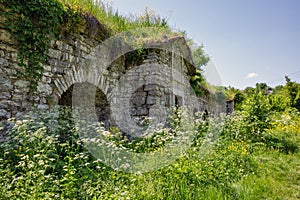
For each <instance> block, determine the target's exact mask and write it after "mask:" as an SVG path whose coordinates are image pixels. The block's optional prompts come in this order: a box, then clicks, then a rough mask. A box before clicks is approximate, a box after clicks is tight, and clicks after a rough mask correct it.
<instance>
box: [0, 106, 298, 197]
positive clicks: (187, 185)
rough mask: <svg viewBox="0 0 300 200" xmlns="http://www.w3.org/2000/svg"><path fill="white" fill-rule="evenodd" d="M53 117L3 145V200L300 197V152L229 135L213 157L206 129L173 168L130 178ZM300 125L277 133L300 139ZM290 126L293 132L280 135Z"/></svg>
mask: <svg viewBox="0 0 300 200" xmlns="http://www.w3.org/2000/svg"><path fill="white" fill-rule="evenodd" d="M51 112H52V111H51ZM51 112H50V113H49V112H48V113H44V114H43V113H42V114H39V115H36V116H37V117H36V118H34V119H33V120H25V121H16V122H15V128H14V129H13V130H11V132H10V134H9V135H10V137H11V138H10V142H9V143H5V144H1V145H0V155H1V157H0V158H1V162H0V199H299V198H300V197H299V195H300V194H299V191H300V190H299V185H300V184H299V183H300V173H299V172H300V152H299V151H296V152H286V151H283V150H282V149H281V148H277V149H274V148H270V146H268V145H266V144H264V143H255V144H254V143H247V142H244V141H240V140H236V139H232V138H229V137H225V136H222V137H221V138H219V140H218V141H217V142H216V144H215V145H214V148H213V149H212V150H211V151H210V152H209V154H208V155H207V156H205V157H199V151H200V149H201V148H200V146H201V143H202V141H203V137H201V136H203V134H204V135H205V130H206V128H205V124H204V125H202V126H200V127H201V128H200V129H199V133H200V135H199V136H198V137H196V139H195V141H194V144H193V146H192V147H191V148H190V149H189V150H188V151H187V152H186V153H184V154H183V155H182V156H181V157H179V158H178V159H177V160H176V161H175V162H174V163H172V164H171V165H169V166H166V167H164V168H161V169H159V170H157V171H152V172H148V173H136V174H132V173H125V172H120V171H116V170H114V169H112V168H110V167H109V166H106V165H104V164H102V163H101V162H100V161H99V160H96V159H95V158H94V157H93V156H91V154H90V153H89V151H87V150H86V149H85V148H84V147H83V146H82V143H81V141H80V139H79V138H78V133H77V131H76V129H74V128H72V124H73V122H72V120H71V119H69V118H68V117H67V116H69V115H68V114H67V115H66V117H64V115H60V117H59V119H58V118H57V117H58V115H57V114H55V113H51ZM289 116H290V115H289ZM58 121H59V122H58ZM298 122H299V118H298V115H297V116H294V117H291V118H289V124H286V126H277V128H274V129H272V131H273V132H274V134H277V136H278V135H279V134H282V135H289V136H290V137H292V136H293V137H292V138H293V140H296V141H299V139H300V134H299V131H298V128H297V127H296V126H294V125H295V124H297V123H298ZM211 123H213V122H211ZM239 123H240V122H239ZM277 123H280V121H279V122H277ZM282 127H284V129H285V133H284V132H282V131H281V132H278V131H279V130H281V128H282ZM226 128H228V127H226ZM203 131H204V132H203ZM109 137H111V135H110V136H109ZM159 137H163V136H161V135H160V136H159ZM113 141H114V142H116V141H117V142H118V141H119V140H113ZM141 141H143V140H141ZM146 141H148V142H150V141H152V142H154V143H155V140H149V139H147V140H146ZM122 142H123V141H122ZM121 144H126V141H124V142H123V143H121ZM145 144H146V143H145V142H143V143H139V140H138V141H136V143H134V146H133V147H132V148H135V147H138V146H139V145H142V146H140V149H145V151H148V150H150V149H152V146H150V149H149V146H143V145H145ZM147 145H149V144H147ZM153 145H154V147H155V148H154V149H156V144H153ZM128 147H130V146H128Z"/></svg>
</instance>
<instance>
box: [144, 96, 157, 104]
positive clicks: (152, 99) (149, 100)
mask: <svg viewBox="0 0 300 200" xmlns="http://www.w3.org/2000/svg"><path fill="white" fill-rule="evenodd" d="M156 98H157V97H154V96H148V97H147V102H146V103H147V104H148V105H154V104H155V103H156Z"/></svg>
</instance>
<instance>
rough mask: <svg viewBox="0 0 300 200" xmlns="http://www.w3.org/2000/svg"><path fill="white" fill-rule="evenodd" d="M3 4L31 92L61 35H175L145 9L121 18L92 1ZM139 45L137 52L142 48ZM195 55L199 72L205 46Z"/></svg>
mask: <svg viewBox="0 0 300 200" xmlns="http://www.w3.org/2000/svg"><path fill="white" fill-rule="evenodd" d="M3 5H4V7H5V10H6V12H5V17H6V24H5V25H6V29H7V30H8V31H9V32H10V34H11V35H12V36H13V38H14V39H15V40H16V41H17V44H18V60H19V66H20V67H21V70H19V75H20V77H23V78H25V79H26V80H28V81H29V82H30V84H29V88H30V91H31V92H34V91H35V90H36V87H37V84H38V81H40V80H41V78H42V76H43V72H44V67H43V66H44V65H45V64H46V62H47V59H48V49H49V48H50V41H51V40H53V39H57V38H58V37H59V36H66V37H68V35H70V33H81V32H85V31H87V32H88V34H89V36H95V35H96V36H97V38H95V37H94V39H98V40H103V39H104V38H107V37H108V36H109V35H113V34H116V33H121V32H124V31H129V30H133V29H137V28H144V27H145V28H147V27H153V28H162V29H163V30H164V31H163V34H167V35H168V36H170V35H173V36H174V34H175V33H174V32H173V31H172V30H171V28H170V27H169V26H168V24H167V20H166V19H165V18H162V17H160V16H159V15H157V14H156V13H155V12H154V11H153V10H150V9H145V12H144V14H142V15H130V16H122V15H120V14H119V12H118V11H115V10H114V9H113V8H112V6H111V5H110V4H104V3H103V2H100V1H93V0H82V1H78V0H47V1H46V0H26V1H25V0H16V1H9V0H4V2H3ZM99 29H100V30H99ZM141 34H144V33H141ZM147 34H148V35H147V37H150V38H151V37H154V39H157V38H155V37H159V38H161V36H157V35H155V34H156V33H147ZM152 34H153V36H152ZM141 42H144V41H141ZM137 45H138V49H142V48H143V46H142V45H140V44H137ZM192 54H193V55H192V56H193V58H194V60H195V63H196V67H197V68H198V69H200V66H202V65H205V64H207V62H208V61H209V57H208V56H207V55H206V54H205V53H204V51H203V47H202V46H201V47H198V48H197V49H195V50H194V51H193V53H192ZM138 57H140V56H139V55H138ZM197 77H199V73H197V74H195V77H194V78H193V81H191V82H192V83H193V84H192V86H193V88H194V90H195V91H196V92H197V91H199V92H198V93H200V91H201V89H200V88H199V87H198V83H196V82H197V81H198V82H200V81H201V80H203V77H202V78H201V80H200V79H199V78H197Z"/></svg>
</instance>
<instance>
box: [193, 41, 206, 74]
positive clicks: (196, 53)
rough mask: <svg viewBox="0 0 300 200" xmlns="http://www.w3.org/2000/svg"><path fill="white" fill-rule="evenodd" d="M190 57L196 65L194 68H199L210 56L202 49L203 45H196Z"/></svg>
mask: <svg viewBox="0 0 300 200" xmlns="http://www.w3.org/2000/svg"><path fill="white" fill-rule="evenodd" d="M192 57H193V61H194V64H195V66H196V69H199V70H200V69H201V67H202V66H204V65H207V63H208V62H209V60H210V58H209V57H208V56H207V54H206V53H205V52H204V50H203V46H199V47H197V48H196V49H195V50H193V51H192Z"/></svg>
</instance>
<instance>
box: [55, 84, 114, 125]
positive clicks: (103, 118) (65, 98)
mask: <svg viewBox="0 0 300 200" xmlns="http://www.w3.org/2000/svg"><path fill="white" fill-rule="evenodd" d="M76 84H80V87H84V88H86V90H90V91H96V92H95V96H93V97H90V96H88V95H83V96H82V97H81V98H82V102H83V103H84V102H86V101H89V100H90V98H94V102H95V111H96V115H97V118H98V121H99V122H102V123H103V124H104V128H105V129H108V128H109V127H111V126H112V120H111V109H110V103H109V101H108V99H107V97H106V95H105V94H104V93H103V92H102V90H101V89H99V88H98V87H96V86H94V85H93V84H90V83H76ZM73 88H74V84H73V85H71V86H70V87H69V88H68V89H67V90H66V91H65V92H64V93H63V94H62V95H61V97H60V99H59V101H58V104H59V105H61V106H65V107H69V108H72V97H73V95H72V93H73ZM91 94H93V93H91Z"/></svg>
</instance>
